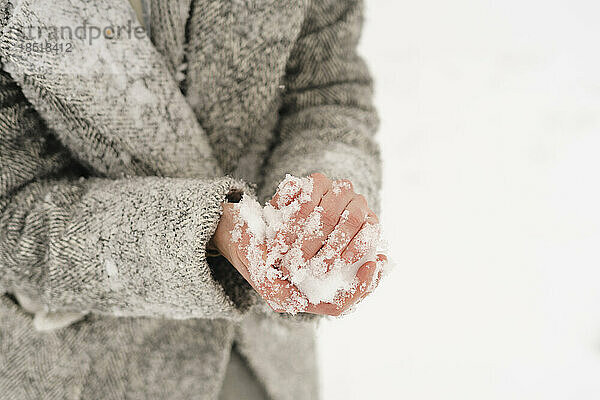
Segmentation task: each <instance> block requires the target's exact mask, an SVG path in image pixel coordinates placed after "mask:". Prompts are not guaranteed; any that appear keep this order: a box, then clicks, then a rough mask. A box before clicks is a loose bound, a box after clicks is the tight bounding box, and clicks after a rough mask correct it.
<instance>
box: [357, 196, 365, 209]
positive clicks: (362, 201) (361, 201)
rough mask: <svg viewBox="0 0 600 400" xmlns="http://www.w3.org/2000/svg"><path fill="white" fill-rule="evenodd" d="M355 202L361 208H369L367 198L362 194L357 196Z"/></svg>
mask: <svg viewBox="0 0 600 400" xmlns="http://www.w3.org/2000/svg"><path fill="white" fill-rule="evenodd" d="M355 200H356V202H357V203H358V204H359V205H360V206H361V207H367V198H366V197H365V196H363V195H362V194H357V195H356V197H355Z"/></svg>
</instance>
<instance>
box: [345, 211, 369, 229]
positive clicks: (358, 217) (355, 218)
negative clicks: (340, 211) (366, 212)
mask: <svg viewBox="0 0 600 400" xmlns="http://www.w3.org/2000/svg"><path fill="white" fill-rule="evenodd" d="M364 220H365V219H364V217H363V215H362V214H361V213H359V212H351V213H350V215H348V219H347V220H346V225H347V226H349V227H350V228H352V229H360V228H361V227H362V225H363V222H364Z"/></svg>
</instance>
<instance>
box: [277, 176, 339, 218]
mask: <svg viewBox="0 0 600 400" xmlns="http://www.w3.org/2000/svg"><path fill="white" fill-rule="evenodd" d="M309 177H310V178H311V179H312V184H313V187H312V189H313V192H314V189H315V187H317V188H318V187H319V186H322V185H323V184H325V183H326V181H329V179H328V178H327V177H326V176H325V175H323V174H321V173H319V172H316V173H314V174H311V175H310V176H309ZM329 184H331V181H329ZM306 189H307V188H305V187H304V185H303V181H302V179H300V178H291V179H288V178H287V177H286V179H285V180H284V181H283V182H282V183H281V184H280V185H279V187H278V188H277V192H276V193H275V195H274V196H273V198H272V199H271V201H270V203H271V205H272V206H273V207H275V208H276V209H280V208H282V207H285V206H288V205H290V204H291V203H292V201H294V200H295V199H296V198H298V196H300V195H301V194H302V192H303V191H305V190H306ZM325 191H326V190H325ZM323 193H325V192H323ZM317 203H318V201H317Z"/></svg>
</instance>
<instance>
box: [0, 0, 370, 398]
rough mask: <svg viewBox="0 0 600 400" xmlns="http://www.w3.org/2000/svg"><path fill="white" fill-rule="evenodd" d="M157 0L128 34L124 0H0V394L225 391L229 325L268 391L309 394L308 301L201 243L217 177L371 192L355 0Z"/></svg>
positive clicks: (219, 192)
mask: <svg viewBox="0 0 600 400" xmlns="http://www.w3.org/2000/svg"><path fill="white" fill-rule="evenodd" d="M149 8H150V11H151V12H150V13H149V17H150V26H151V30H150V35H147V34H145V35H142V36H141V37H139V38H137V37H134V36H133V34H132V35H129V36H128V35H127V33H126V30H123V29H122V30H121V31H120V33H121V36H118V35H116V33H117V27H119V26H120V27H124V28H127V26H128V25H129V26H132V27H134V28H142V26H141V25H140V24H139V23H138V22H137V19H136V17H135V14H134V11H133V9H132V8H131V6H130V5H129V3H128V2H127V1H115V0H94V1H90V2H87V1H79V0H55V1H53V2H51V3H48V2H41V1H33V0H8V1H7V0H0V64H1V69H2V71H1V72H0V169H1V170H0V397H2V398H3V399H42V398H43V399H103V400H105V399H216V398H217V397H218V393H219V391H220V388H221V384H222V381H223V377H224V374H225V370H226V365H227V362H228V359H229V355H230V352H231V348H232V345H233V344H234V343H235V346H236V349H237V351H239V353H240V355H241V356H242V357H244V359H245V360H246V361H247V363H248V365H249V366H250V367H251V369H252V371H253V372H254V374H255V375H256V376H257V377H258V379H259V380H260V382H261V384H262V385H263V386H264V388H265V390H266V392H267V393H268V395H269V396H270V397H272V398H273V399H274V400H287V399H290V400H292V399H294V400H302V399H316V398H318V382H317V372H316V367H315V347H314V344H315V343H314V342H315V340H314V330H315V324H316V319H315V318H314V317H311V316H307V315H299V316H287V315H280V314H276V313H273V312H271V311H270V310H269V308H268V307H267V306H266V304H265V302H264V301H262V299H261V298H260V297H259V296H258V295H257V294H256V293H255V292H254V291H253V289H252V288H251V287H250V286H249V285H248V284H247V283H246V282H245V281H244V280H243V278H242V277H241V276H240V275H239V274H238V273H237V271H236V270H235V269H234V268H233V267H232V266H231V265H230V264H229V263H228V262H227V261H226V260H225V259H223V258H222V257H207V253H206V246H207V243H208V241H209V240H210V238H211V237H212V235H213V233H214V231H215V229H216V226H217V224H218V221H219V217H220V214H221V211H222V203H223V202H224V201H225V198H226V196H227V194H228V193H230V192H232V191H238V192H249V193H250V192H253V193H255V194H256V195H258V197H259V199H261V201H264V200H265V199H268V198H269V197H271V196H272V195H273V194H274V192H275V190H276V187H277V185H278V183H279V182H280V181H281V180H282V179H283V178H284V177H285V174H286V173H290V174H293V175H296V176H303V175H308V174H310V173H312V172H322V173H325V174H326V175H328V176H329V177H332V178H346V179H350V180H351V181H352V182H353V183H354V186H355V190H356V191H357V192H360V193H362V194H364V195H365V196H366V197H367V199H368V201H369V204H370V205H371V208H373V209H375V210H376V211H377V209H378V207H377V204H378V198H377V197H378V191H379V187H380V177H381V172H380V161H379V150H378V147H377V144H376V143H375V141H374V134H375V131H376V128H377V124H378V120H377V116H376V113H375V110H374V108H373V105H372V102H371V97H372V83H371V78H370V76H369V73H368V70H367V67H366V65H365V63H364V62H363V61H362V59H361V58H360V57H359V56H358V55H357V53H356V45H357V42H358V40H359V36H360V28H361V20H362V2H361V1H359V0H315V1H310V0H276V1H275V0H253V1H244V0H238V1H213V0H173V1H166V0H165V1H159V0H152V1H150V3H149ZM81 26H84V29H83V30H82V31H86V29H87V32H88V34H87V35H86V37H80V36H82V35H79V36H77V35H73V36H72V37H71V38H67V39H66V40H61V39H57V38H53V37H52V36H50V35H51V33H52V32H53V31H54V32H55V30H53V27H58V28H61V27H71V28H72V29H73V31H74V32H75V28H77V27H81ZM30 27H34V30H33V32H32V31H31V29H30ZM91 27H95V28H98V29H99V30H101V32H102V34H101V35H100V37H97V38H92V36H95V34H93V33H92V31H93V28H91ZM106 29H109V30H106ZM40 32H41V33H40ZM94 32H95V31H94ZM40 35H41V36H40ZM44 41H48V42H50V43H51V44H52V43H61V42H62V43H63V47H62V48H56V47H55V48H54V50H52V51H39V47H37V50H36V47H34V46H33V45H31V46H29V45H28V43H29V44H32V43H39V44H40V46H41V44H42V43H43V42H44ZM66 43H68V46H67V45H66ZM28 46H29V47H28ZM44 46H45V44H44ZM67 47H68V49H69V51H66V50H67Z"/></svg>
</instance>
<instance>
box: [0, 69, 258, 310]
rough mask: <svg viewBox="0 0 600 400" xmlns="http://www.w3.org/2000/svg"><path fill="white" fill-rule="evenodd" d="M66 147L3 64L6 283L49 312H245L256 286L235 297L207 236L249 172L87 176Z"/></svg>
mask: <svg viewBox="0 0 600 400" xmlns="http://www.w3.org/2000/svg"><path fill="white" fill-rule="evenodd" d="M69 154H70V153H69V152H68V151H66V150H65V149H64V148H63V147H62V145H61V144H60V143H59V142H58V141H57V140H56V139H54V137H53V135H52V134H51V133H50V132H49V131H48V129H47V127H46V126H45V124H44V122H43V121H42V120H41V119H40V118H39V115H38V114H37V112H36V111H35V110H34V109H33V107H32V106H31V105H30V104H29V103H28V101H27V100H26V99H25V97H24V96H23V94H22V92H21V91H20V88H19V87H18V86H17V85H16V84H15V83H14V81H12V79H11V78H10V77H9V76H8V75H7V74H6V73H4V72H2V73H0V169H1V171H0V293H6V292H11V293H14V292H19V293H26V294H27V296H28V297H30V298H31V297H33V298H36V299H39V300H40V301H41V303H42V304H43V305H44V307H45V309H46V311H49V312H87V311H91V312H96V313H101V314H110V315H121V316H163V317H169V318H191V317H194V318H229V319H236V318H239V317H240V316H241V314H242V312H243V311H244V310H245V308H246V307H247V306H249V304H246V302H245V300H244V299H246V300H247V299H248V293H249V291H250V290H251V289H250V287H249V286H247V291H246V292H245V293H243V294H242V295H241V296H231V295H230V294H229V291H228V289H227V287H225V285H223V284H222V282H219V281H218V280H216V279H215V278H214V275H215V272H214V271H211V268H210V267H209V264H208V263H207V257H206V245H207V243H208V241H209V240H210V238H211V237H212V235H213V233H214V230H215V229H216V226H217V224H218V221H219V218H220V213H221V210H222V209H221V204H222V202H223V201H225V198H226V195H227V194H228V193H231V192H232V191H233V192H241V191H244V190H246V189H247V188H246V186H245V185H244V184H243V183H241V182H239V181H236V180H233V179H230V178H227V177H222V178H214V179H213V178H206V179H204V178H203V179H194V178H161V177H134V178H122V179H104V178H86V177H85V176H84V175H82V174H81V173H80V171H79V169H78V168H79V167H77V165H79V164H78V163H76V162H74V161H73V160H72V159H71V158H70V155H69ZM223 267H227V266H223ZM229 268H231V267H230V266H229ZM216 274H217V275H219V274H221V275H222V273H221V272H217V273H216ZM232 284H233V283H232ZM238 284H239V281H236V282H235V285H238ZM233 290H237V291H238V292H239V291H244V290H245V289H243V288H240V287H236V288H234V289H233ZM234 299H235V300H234Z"/></svg>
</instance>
